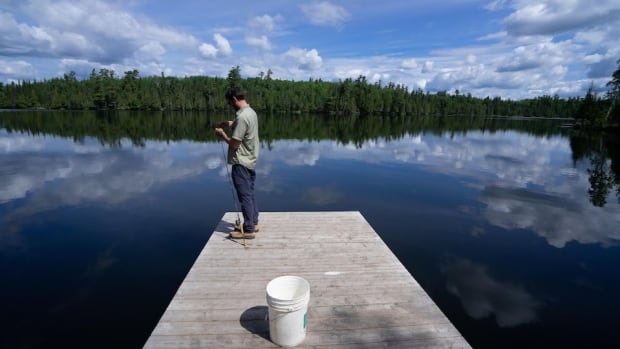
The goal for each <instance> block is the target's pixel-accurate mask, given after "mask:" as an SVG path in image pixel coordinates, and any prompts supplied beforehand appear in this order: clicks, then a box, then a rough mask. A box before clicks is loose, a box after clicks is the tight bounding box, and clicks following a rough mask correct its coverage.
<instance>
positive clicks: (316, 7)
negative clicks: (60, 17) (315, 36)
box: [301, 1, 351, 27]
mask: <svg viewBox="0 0 620 349" xmlns="http://www.w3.org/2000/svg"><path fill="white" fill-rule="evenodd" d="M301 10H302V11H303V13H304V14H305V15H306V17H308V19H309V20H310V22H311V23H312V24H315V25H319V26H327V27H338V26H341V25H342V24H343V23H344V22H345V21H346V20H348V19H349V17H351V14H350V13H349V12H348V11H347V10H346V9H345V8H344V7H342V6H338V5H334V4H332V3H331V2H328V1H321V2H314V3H311V4H305V5H301Z"/></svg>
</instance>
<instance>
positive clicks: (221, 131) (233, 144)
mask: <svg viewBox="0 0 620 349" xmlns="http://www.w3.org/2000/svg"><path fill="white" fill-rule="evenodd" d="M215 134H216V135H218V136H219V137H220V138H221V139H223V140H224V142H226V143H227V144H228V145H230V146H231V147H232V148H233V149H237V148H239V146H240V145H241V141H239V140H236V139H234V138H230V137H228V135H227V134H226V132H224V129H222V128H221V127H217V128H216V129H215Z"/></svg>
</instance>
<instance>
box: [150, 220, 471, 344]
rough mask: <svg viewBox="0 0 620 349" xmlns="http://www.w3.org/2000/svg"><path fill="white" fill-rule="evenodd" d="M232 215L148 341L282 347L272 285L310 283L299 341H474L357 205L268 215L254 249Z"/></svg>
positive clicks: (253, 244)
mask: <svg viewBox="0 0 620 349" xmlns="http://www.w3.org/2000/svg"><path fill="white" fill-rule="evenodd" d="M236 218H237V214H236V213H231V212H228V213H226V214H225V215H224V216H223V217H222V220H221V221H220V223H219V224H218V226H217V227H216V229H215V231H214V232H213V235H212V236H211V238H210V239H209V241H208V242H207V244H206V245H205V247H204V249H203V250H202V252H201V253H200V255H199V256H198V258H197V259H196V262H195V263H194V266H193V267H192V268H191V270H190V271H189V273H188V274H187V276H186V278H185V280H184V281H183V283H182V284H181V286H180V287H179V289H178V291H177V293H176V295H175V296H174V299H172V301H171V303H170V305H169V306H168V308H167V309H166V311H165V313H164V314H163V316H162V317H161V319H160V321H159V323H158V324H157V326H156V327H155V329H154V330H153V332H152V334H151V336H150V338H149V339H148V340H147V342H146V344H145V346H144V347H145V348H175V349H176V348H277V347H278V346H277V345H275V344H274V343H272V342H271V341H270V340H269V322H268V320H266V316H267V309H268V308H267V301H266V292H265V287H266V286H267V283H268V282H269V281H270V280H272V279H274V278H276V277H278V276H282V275H297V276H301V277H303V278H305V279H306V280H308V282H309V283H310V303H309V305H308V330H307V334H306V338H305V340H304V342H303V343H302V344H301V345H299V346H297V348H471V347H470V345H469V344H468V343H467V342H466V341H465V339H464V338H463V337H462V336H461V334H460V333H459V332H458V331H457V330H456V328H455V327H454V326H453V325H452V323H451V322H450V320H448V318H447V317H446V316H445V315H444V314H443V313H442V312H441V310H440V309H439V308H438V307H437V305H436V304H435V303H434V302H433V301H432V300H431V299H430V297H429V296H428V295H427V294H426V292H425V291H424V290H423V289H422V287H420V285H419V284H418V283H417V282H416V281H415V279H414V278H413V277H412V276H411V274H409V272H408V271H407V270H406V269H405V267H404V266H403V265H402V264H401V263H400V262H399V261H398V259H397V258H396V256H394V254H393V253H392V252H391V251H390V249H389V248H388V247H387V245H385V243H384V242H383V241H382V240H381V238H380V237H379V235H377V233H376V232H375V231H374V230H373V228H372V227H371V226H370V225H369V224H368V222H366V220H365V219H364V217H363V216H362V215H361V214H360V213H359V212H262V213H261V216H260V232H259V233H258V234H257V237H256V239H254V240H248V241H247V247H245V248H244V246H243V243H242V242H241V241H237V240H230V239H228V238H227V236H228V232H229V231H230V230H231V229H232V228H233V224H234V221H235V219H236Z"/></svg>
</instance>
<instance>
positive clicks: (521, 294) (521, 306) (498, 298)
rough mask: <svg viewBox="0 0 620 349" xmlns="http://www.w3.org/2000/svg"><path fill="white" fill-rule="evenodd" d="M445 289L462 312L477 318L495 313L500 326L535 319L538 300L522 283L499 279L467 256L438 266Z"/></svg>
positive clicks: (539, 303)
mask: <svg viewBox="0 0 620 349" xmlns="http://www.w3.org/2000/svg"><path fill="white" fill-rule="evenodd" d="M442 273H443V274H444V275H445V276H446V280H447V281H446V282H447V285H446V286H447V288H448V291H449V292H450V293H452V294H454V295H455V296H457V297H458V298H459V300H460V301H461V303H462V304H463V308H464V309H465V312H467V314H468V315H469V316H471V317H472V318H474V319H477V320H480V319H484V318H486V317H489V316H495V321H496V322H497V325H498V326H500V327H514V326H518V325H522V324H526V323H530V322H533V321H536V320H537V319H538V314H537V312H538V310H539V309H540V308H541V306H542V303H541V302H540V301H538V300H537V299H536V298H535V297H534V296H532V295H531V294H530V293H529V292H528V291H527V290H526V289H525V288H524V287H523V286H520V285H517V284H514V283H509V282H502V281H498V280H496V279H495V278H494V277H493V276H491V274H490V272H489V270H488V268H487V267H485V266H484V265H482V264H477V263H474V262H472V261H470V260H467V259H456V260H453V261H450V262H448V263H446V264H445V265H444V266H443V267H442Z"/></svg>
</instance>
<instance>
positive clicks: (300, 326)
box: [267, 275, 310, 347]
mask: <svg viewBox="0 0 620 349" xmlns="http://www.w3.org/2000/svg"><path fill="white" fill-rule="evenodd" d="M309 301H310V284H309V283H308V281H306V280H305V279H303V278H301V277H299V276H289V275H287V276H280V277H277V278H275V279H273V280H271V281H270V282H269V283H268V284H267V304H268V305H269V336H270V338H271V341H272V342H274V343H275V344H277V345H279V346H282V347H293V346H296V345H298V344H300V343H301V342H303V340H304V338H305V337H306V327H307V326H308V302H309Z"/></svg>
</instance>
